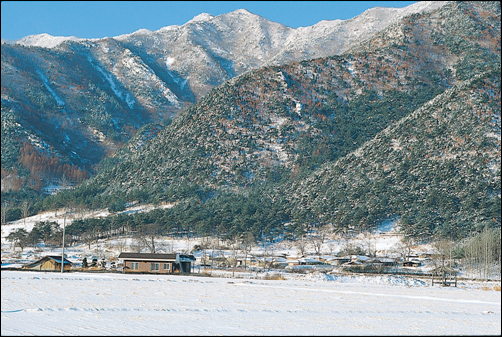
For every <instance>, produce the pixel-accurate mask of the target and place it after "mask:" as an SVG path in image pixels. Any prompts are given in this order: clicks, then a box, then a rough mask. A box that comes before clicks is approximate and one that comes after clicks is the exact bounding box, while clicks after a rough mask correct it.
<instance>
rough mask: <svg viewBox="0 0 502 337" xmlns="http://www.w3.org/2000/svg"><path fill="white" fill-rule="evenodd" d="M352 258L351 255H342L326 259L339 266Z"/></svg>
mask: <svg viewBox="0 0 502 337" xmlns="http://www.w3.org/2000/svg"><path fill="white" fill-rule="evenodd" d="M350 260H352V258H351V257H350V256H341V257H331V258H329V259H326V262H327V263H329V264H331V265H334V266H339V265H342V264H344V263H346V262H349V261H350Z"/></svg>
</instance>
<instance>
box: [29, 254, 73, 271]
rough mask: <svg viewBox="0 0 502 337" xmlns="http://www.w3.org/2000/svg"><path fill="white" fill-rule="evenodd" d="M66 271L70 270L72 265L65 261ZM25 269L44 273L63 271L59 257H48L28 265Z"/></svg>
mask: <svg viewBox="0 0 502 337" xmlns="http://www.w3.org/2000/svg"><path fill="white" fill-rule="evenodd" d="M63 264H64V267H63V269H64V270H70V269H71V265H72V263H71V262H70V261H68V260H67V259H64V262H63ZM23 269H30V270H43V271H61V256H59V255H46V256H44V257H42V258H41V259H40V260H38V261H35V262H32V263H28V264H26V265H24V266H23Z"/></svg>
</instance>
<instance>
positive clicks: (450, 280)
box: [431, 266, 458, 287]
mask: <svg viewBox="0 0 502 337" xmlns="http://www.w3.org/2000/svg"><path fill="white" fill-rule="evenodd" d="M431 274H432V285H434V284H440V285H442V286H445V287H449V286H450V285H452V284H454V285H455V287H456V286H457V274H458V271H457V270H455V269H452V268H450V267H446V266H439V267H436V268H434V269H432V270H431Z"/></svg>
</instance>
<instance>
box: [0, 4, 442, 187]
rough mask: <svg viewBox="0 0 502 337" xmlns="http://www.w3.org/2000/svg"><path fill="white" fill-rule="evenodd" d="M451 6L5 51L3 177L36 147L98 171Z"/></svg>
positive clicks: (176, 29) (16, 45) (254, 19)
mask: <svg viewBox="0 0 502 337" xmlns="http://www.w3.org/2000/svg"><path fill="white" fill-rule="evenodd" d="M443 5H444V2H420V3H416V4H413V5H411V6H408V7H406V8H373V9H370V10H367V11H366V12H364V13H363V14H361V15H359V16H357V17H355V18H353V19H350V20H333V21H321V22H319V23H318V24H316V25H313V26H311V27H301V28H297V29H293V28H290V27H287V26H285V25H282V24H280V23H276V22H272V21H270V20H267V19H266V18H263V17H261V16H259V15H255V14H253V13H250V12H249V11H247V10H245V9H239V10H236V11H234V12H231V13H227V14H222V15H218V16H213V15H211V14H207V13H202V14H200V15H197V16H196V17H194V18H193V19H192V20H190V21H188V22H187V23H185V24H184V25H180V26H176V25H174V26H166V27H163V28H161V29H159V30H157V31H149V30H146V29H140V30H138V31H136V32H133V33H130V34H124V35H120V36H116V37H111V38H110V37H105V38H100V39H82V38H78V37H74V36H71V37H62V36H50V35H48V34H40V35H31V36H27V37H25V38H22V39H20V40H18V41H2V59H1V62H2V63H1V64H2V68H1V71H2V78H1V85H2V96H1V97H2V168H3V169H5V170H12V169H13V168H14V166H15V163H17V162H19V160H20V158H21V156H22V155H23V153H24V155H26V156H29V153H31V152H30V151H31V150H29V151H28V150H26V151H25V152H23V153H21V151H20V149H21V148H22V147H23V146H25V145H26V144H27V146H28V148H29V146H34V148H36V149H43V153H44V155H46V156H48V157H50V158H58V159H57V161H58V163H59V164H58V165H63V164H68V165H70V166H71V165H76V166H78V167H80V168H85V169H87V170H88V171H93V170H94V169H93V167H94V166H93V165H95V164H96V163H97V162H99V161H100V160H101V159H102V158H103V157H104V156H106V155H107V154H109V153H111V152H113V151H115V150H116V149H118V148H120V147H121V146H122V145H123V144H124V143H125V142H126V141H128V140H129V139H130V138H131V137H132V136H133V135H134V134H135V133H136V132H137V130H139V129H140V128H141V127H142V126H144V125H145V124H148V123H151V122H160V121H162V120H164V121H165V122H169V120H170V119H171V118H174V117H175V116H177V115H178V113H179V112H180V111H182V110H183V109H184V108H186V107H187V106H190V105H192V104H193V103H194V102H196V101H197V100H198V99H200V98H202V97H203V96H204V95H205V94H206V93H208V92H209V91H210V90H211V89H212V88H214V87H216V86H218V85H220V84H222V83H223V82H225V81H227V80H229V79H231V78H233V77H235V76H238V75H240V74H243V73H244V72H246V71H249V70H253V69H257V68H260V67H263V66H267V65H279V64H284V63H288V62H291V61H301V60H306V59H311V58H317V57H324V56H328V55H336V54H340V53H342V52H343V51H345V50H347V49H348V48H351V46H353V45H355V44H357V43H359V42H361V41H362V40H364V39H367V38H370V37H371V36H374V34H375V33H377V32H379V31H381V30H382V29H384V28H385V27H388V26H389V25H391V24H393V23H395V22H398V21H399V20H400V19H401V18H403V17H404V16H406V15H409V14H413V13H421V12H428V11H433V10H435V9H437V8H440V7H441V6H443ZM28 148H26V149H28ZM56 166H57V165H56ZM58 167H59V166H58ZM52 171H54V172H55V173H54V174H55V175H56V176H57V175H58V174H60V173H61V170H60V169H56V168H53V169H52ZM66 171H68V170H66ZM9 172H11V171H9ZM58 172H59V173H58ZM3 176H4V174H2V179H3ZM14 177H15V174H14ZM25 178H26V177H25ZM13 179H14V180H15V178H13ZM25 182H26V180H25ZM34 184H35V183H34ZM37 184H38V183H36V184H35V185H37Z"/></svg>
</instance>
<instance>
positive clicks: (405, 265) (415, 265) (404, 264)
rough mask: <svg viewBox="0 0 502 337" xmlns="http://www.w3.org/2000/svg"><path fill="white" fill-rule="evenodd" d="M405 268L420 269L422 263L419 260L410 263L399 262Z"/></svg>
mask: <svg viewBox="0 0 502 337" xmlns="http://www.w3.org/2000/svg"><path fill="white" fill-rule="evenodd" d="M399 263H400V264H401V265H402V266H403V267H420V266H421V265H422V262H420V261H417V260H409V261H400V262H399Z"/></svg>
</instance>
